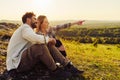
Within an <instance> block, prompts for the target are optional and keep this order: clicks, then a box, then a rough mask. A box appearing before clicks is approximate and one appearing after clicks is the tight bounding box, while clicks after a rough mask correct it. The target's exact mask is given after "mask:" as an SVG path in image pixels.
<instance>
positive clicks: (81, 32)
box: [57, 27, 120, 44]
mask: <svg viewBox="0 0 120 80" xmlns="http://www.w3.org/2000/svg"><path fill="white" fill-rule="evenodd" d="M57 36H59V37H62V38H63V39H67V40H75V41H78V42H81V43H95V42H96V43H100V44H120V28H119V27H118V28H92V29H90V28H70V29H64V30H61V31H58V32H57Z"/></svg>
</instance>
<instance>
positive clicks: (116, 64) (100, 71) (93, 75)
mask: <svg viewBox="0 0 120 80" xmlns="http://www.w3.org/2000/svg"><path fill="white" fill-rule="evenodd" d="M62 41H63V44H64V45H65V47H66V50H67V54H68V58H69V59H70V60H71V61H72V62H73V64H74V65H76V66H77V67H78V68H79V69H80V70H84V71H85V73H84V76H85V78H86V80H120V47H118V46H120V45H102V44H98V47H97V48H96V47H94V46H93V45H92V44H82V43H77V42H74V41H72V42H70V41H67V40H65V41H64V40H62Z"/></svg>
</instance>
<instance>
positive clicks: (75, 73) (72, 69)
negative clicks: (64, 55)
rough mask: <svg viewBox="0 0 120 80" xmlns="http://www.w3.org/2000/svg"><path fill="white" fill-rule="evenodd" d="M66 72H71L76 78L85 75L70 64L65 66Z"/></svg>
mask: <svg viewBox="0 0 120 80" xmlns="http://www.w3.org/2000/svg"><path fill="white" fill-rule="evenodd" d="M65 71H68V72H71V73H72V75H73V76H76V75H79V74H83V73H84V71H81V70H78V69H77V68H76V67H74V66H73V65H72V64H71V63H68V65H67V66H65Z"/></svg>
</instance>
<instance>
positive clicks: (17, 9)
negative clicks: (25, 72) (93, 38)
mask: <svg viewBox="0 0 120 80" xmlns="http://www.w3.org/2000/svg"><path fill="white" fill-rule="evenodd" d="M26 12H34V13H35V14H36V17H37V16H39V15H46V16H47V17H48V19H49V20H83V19H84V20H120V0H0V20H21V17H22V15H23V14H25V13H26Z"/></svg>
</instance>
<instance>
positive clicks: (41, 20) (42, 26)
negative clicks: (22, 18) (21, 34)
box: [36, 15, 84, 57]
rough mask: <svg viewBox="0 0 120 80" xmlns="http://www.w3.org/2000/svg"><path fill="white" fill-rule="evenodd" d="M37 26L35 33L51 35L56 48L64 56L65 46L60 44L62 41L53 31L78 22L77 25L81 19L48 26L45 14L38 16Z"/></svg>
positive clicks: (80, 22) (80, 23)
mask: <svg viewBox="0 0 120 80" xmlns="http://www.w3.org/2000/svg"><path fill="white" fill-rule="evenodd" d="M37 20H38V26H37V28H36V33H37V34H43V35H45V36H49V37H53V38H54V39H55V42H56V43H55V46H56V47H57V49H58V50H59V51H60V52H61V54H62V55H63V56H64V57H66V56H67V54H66V51H65V47H64V45H63V44H62V42H61V41H60V40H59V39H56V38H55V32H56V31H58V30H60V29H63V28H68V27H70V26H72V25H75V24H78V25H82V23H83V22H84V20H83V21H77V22H74V23H67V24H63V25H57V26H55V27H49V22H48V19H47V17H46V16H44V15H40V16H39V17H38V19H37Z"/></svg>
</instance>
